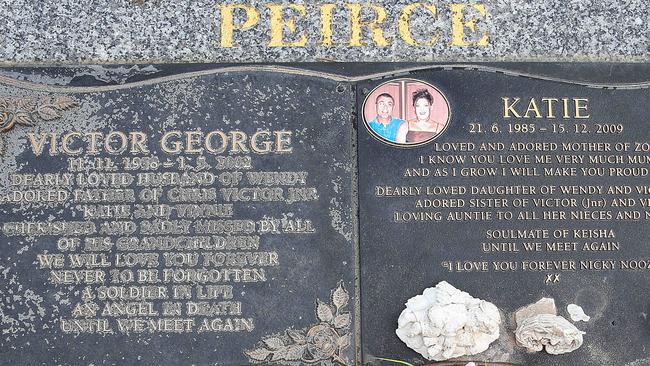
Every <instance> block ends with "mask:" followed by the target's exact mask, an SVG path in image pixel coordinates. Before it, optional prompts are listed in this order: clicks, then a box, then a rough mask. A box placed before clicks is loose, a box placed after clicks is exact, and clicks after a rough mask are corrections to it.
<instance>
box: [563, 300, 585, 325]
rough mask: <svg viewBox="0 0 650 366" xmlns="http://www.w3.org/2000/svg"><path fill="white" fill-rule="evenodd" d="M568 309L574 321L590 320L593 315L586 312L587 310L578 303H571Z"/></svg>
mask: <svg viewBox="0 0 650 366" xmlns="http://www.w3.org/2000/svg"><path fill="white" fill-rule="evenodd" d="M566 310H567V311H568V312H569V315H570V316H571V320H573V321H574V322H579V321H583V322H588V321H589V319H591V317H590V316H589V315H587V314H585V311H584V310H582V308H581V307H580V306H578V305H576V304H569V305H568V306H567V307H566Z"/></svg>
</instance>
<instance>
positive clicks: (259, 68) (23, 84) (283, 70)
mask: <svg viewBox="0 0 650 366" xmlns="http://www.w3.org/2000/svg"><path fill="white" fill-rule="evenodd" d="M434 70H438V71H440V70H443V71H449V70H473V71H481V72H490V73H498V74H504V75H507V76H517V77H525V78H530V79H535V80H544V81H552V82H558V83H563V84H571V85H578V86H584V87H588V88H595V89H621V90H635V89H648V88H650V80H648V81H642V82H638V83H612V84H607V83H589V82H582V81H576V80H569V79H563V78H557V77H552V76H546V75H539V74H532V73H526V72H520V71H512V70H508V69H505V68H499V67H491V66H483V65H472V64H441V65H423V66H414V67H407V68H403V69H396V70H389V71H384V72H378V73H372V74H367V75H361V76H345V75H340V74H336V73H330V72H324V71H315V70H306V69H301V68H298V67H289V66H275V65H244V66H227V67H218V68H214V69H209V70H202V71H193V72H187V73H181V74H176V75H170V76H163V77H158V78H153V79H148V80H142V81H136V82H132V83H127V84H120V85H106V86H90V87H84V86H59V85H44V84H39V83H36V82H32V81H23V80H16V79H13V78H11V77H8V76H2V75H0V83H2V84H5V85H10V86H15V87H19V88H23V89H30V90H35V91H44V92H53V93H93V92H106V91H115V90H124V89H130V88H136V87H141V86H148V85H154V84H159V83H165V82H170V81H176V80H182V79H190V78H196V77H201V76H208V75H217V74H228V73H241V72H271V73H278V74H288V75H300V76H308V77H316V78H321V79H327V80H333V81H338V82H359V81H367V80H373V79H383V78H388V77H394V76H400V75H404V74H410V73H415V72H420V71H434Z"/></svg>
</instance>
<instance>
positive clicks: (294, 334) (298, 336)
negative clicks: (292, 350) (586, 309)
mask: <svg viewBox="0 0 650 366" xmlns="http://www.w3.org/2000/svg"><path fill="white" fill-rule="evenodd" d="M287 334H288V335H289V337H290V338H291V339H292V340H293V341H294V342H296V343H298V344H305V343H307V337H305V336H304V335H303V334H302V333H300V332H298V331H295V330H293V329H289V330H287Z"/></svg>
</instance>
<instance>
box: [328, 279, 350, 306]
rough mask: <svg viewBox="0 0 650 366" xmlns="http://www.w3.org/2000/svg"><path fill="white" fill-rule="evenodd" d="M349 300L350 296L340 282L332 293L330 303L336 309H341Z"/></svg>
mask: <svg viewBox="0 0 650 366" xmlns="http://www.w3.org/2000/svg"><path fill="white" fill-rule="evenodd" d="M349 300H350V295H348V292H347V291H345V287H343V282H342V281H341V282H339V286H338V287H337V288H336V290H334V292H333V293H332V302H333V303H334V305H336V308H337V309H341V308H343V307H344V306H346V305H347V304H348V301H349Z"/></svg>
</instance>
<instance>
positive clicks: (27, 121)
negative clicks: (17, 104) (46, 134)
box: [12, 112, 34, 126]
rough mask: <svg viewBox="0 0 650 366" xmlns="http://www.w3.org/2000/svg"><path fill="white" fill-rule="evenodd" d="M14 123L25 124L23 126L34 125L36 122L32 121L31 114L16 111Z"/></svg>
mask: <svg viewBox="0 0 650 366" xmlns="http://www.w3.org/2000/svg"><path fill="white" fill-rule="evenodd" d="M13 123H17V124H19V125H23V126H33V125H34V123H33V121H32V117H30V116H29V114H27V113H24V112H18V113H16V114H15V115H14V120H13ZM13 123H12V124H13Z"/></svg>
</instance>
